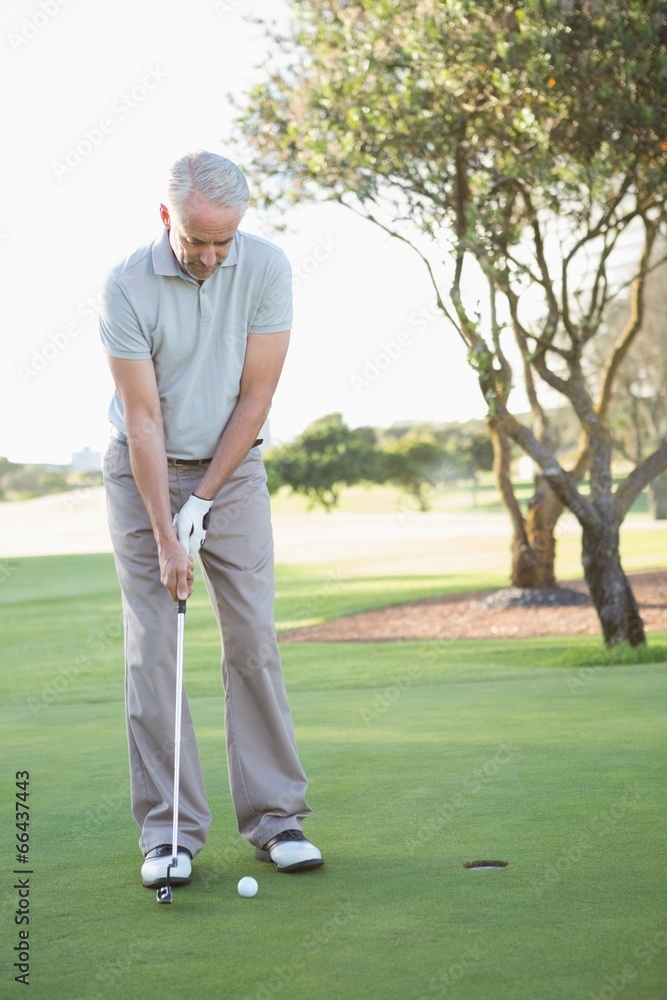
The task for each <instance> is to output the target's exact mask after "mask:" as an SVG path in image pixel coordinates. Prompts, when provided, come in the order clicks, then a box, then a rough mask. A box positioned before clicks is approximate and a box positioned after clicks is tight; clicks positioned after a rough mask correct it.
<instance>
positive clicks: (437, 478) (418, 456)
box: [381, 435, 450, 513]
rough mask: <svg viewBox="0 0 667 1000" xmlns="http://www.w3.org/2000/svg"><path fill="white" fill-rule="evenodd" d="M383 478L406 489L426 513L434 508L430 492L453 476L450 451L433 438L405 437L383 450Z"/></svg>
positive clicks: (418, 507)
mask: <svg viewBox="0 0 667 1000" xmlns="http://www.w3.org/2000/svg"><path fill="white" fill-rule="evenodd" d="M381 454H382V456H383V459H384V476H383V478H385V479H386V481H388V482H390V483H395V484H396V485H397V486H399V487H400V488H401V489H403V490H404V491H405V492H406V493H407V495H408V497H410V498H411V499H413V500H414V501H415V502H416V504H417V509H418V510H420V511H422V513H424V512H426V511H427V510H430V503H429V493H430V491H431V490H432V489H433V487H434V486H435V485H437V484H438V483H440V482H444V481H445V479H446V478H447V477H448V476H449V474H450V470H449V469H448V467H447V452H446V451H445V449H444V448H443V447H442V445H441V444H439V443H438V442H437V441H435V440H434V439H433V438H430V439H429V438H419V437H415V436H412V435H407V436H405V437H401V438H399V439H398V441H395V442H393V443H392V444H389V445H387V446H386V447H385V448H383V449H382V452H381Z"/></svg>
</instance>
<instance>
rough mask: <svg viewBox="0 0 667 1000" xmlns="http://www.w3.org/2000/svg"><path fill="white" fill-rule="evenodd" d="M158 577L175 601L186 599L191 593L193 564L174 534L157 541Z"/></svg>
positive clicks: (193, 575)
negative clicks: (167, 538) (163, 540)
mask: <svg viewBox="0 0 667 1000" xmlns="http://www.w3.org/2000/svg"><path fill="white" fill-rule="evenodd" d="M158 559H159V561H160V579H161V581H162V584H163V586H164V587H166V589H167V590H168V591H169V593H170V594H171V596H172V598H173V599H174V600H175V601H187V599H188V598H189V597H191V595H192V586H193V583H194V579H195V564H194V560H193V558H192V556H191V555H190V554H189V553H188V551H187V550H186V549H184V548H183V546H182V545H181V543H180V542H179V541H178V539H177V538H176V536H175V535H174V536H173V537H172V539H170V540H168V541H167V542H163V543H162V544H160V543H158Z"/></svg>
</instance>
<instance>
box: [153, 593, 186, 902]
mask: <svg viewBox="0 0 667 1000" xmlns="http://www.w3.org/2000/svg"><path fill="white" fill-rule="evenodd" d="M177 615H178V633H177V636H178V637H177V647H176V713H175V715H176V719H175V723H174V819H173V827H172V834H171V855H172V857H171V864H169V865H167V884H166V885H162V886H160V888H159V889H158V891H157V901H158V903H171V902H173V894H172V888H171V885H170V883H169V879H170V878H171V870H172V868H178V797H179V787H180V778H181V711H182V704H183V640H184V635H185V601H178V606H177Z"/></svg>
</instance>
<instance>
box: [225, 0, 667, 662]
mask: <svg viewBox="0 0 667 1000" xmlns="http://www.w3.org/2000/svg"><path fill="white" fill-rule="evenodd" d="M292 6H293V10H294V14H295V18H294V27H293V30H292V32H291V34H289V35H288V36H286V37H282V38H277V39H276V41H277V43H278V45H279V49H280V58H279V61H277V63H276V64H275V66H274V67H273V68H272V69H271V70H270V72H269V76H268V80H267V82H266V83H265V84H262V85H260V86H259V87H257V88H255V89H254V90H253V91H252V92H251V94H250V96H249V100H248V107H247V109H246V111H245V113H244V114H242V115H241V117H240V119H239V124H240V127H241V128H242V130H243V133H244V137H245V140H246V141H247V143H248V144H249V145H250V146H251V148H252V150H253V154H252V160H253V163H252V166H253V170H254V173H255V176H256V177H257V178H258V179H259V186H260V195H259V199H258V200H260V201H263V202H264V203H265V204H267V205H271V204H277V205H283V206H284V205H285V204H290V203H295V202H298V201H302V200H303V199H305V198H324V199H330V200H335V201H338V202H339V203H340V204H342V205H345V206H347V207H348V208H350V209H352V210H354V211H356V212H357V213H359V214H361V215H362V216H364V217H365V218H367V219H368V220H369V221H371V222H373V223H375V224H377V225H379V226H381V227H382V228H383V229H384V230H385V231H387V232H388V233H390V234H391V235H392V236H394V237H395V238H397V239H399V240H403V241H404V242H406V243H408V244H409V245H410V246H411V247H412V248H413V249H414V251H415V252H416V253H418V254H419V255H420V257H421V258H422V260H423V262H424V265H425V267H426V268H427V270H428V273H429V276H430V278H431V281H432V283H433V288H434V293H435V296H436V299H437V302H438V305H439V306H440V308H441V310H442V312H443V313H444V315H445V316H446V317H447V318H448V319H449V320H450V322H451V324H452V326H453V328H454V329H455V330H456V331H457V333H458V334H459V336H460V338H461V340H462V341H463V344H464V345H465V348H466V351H467V357H468V361H469V363H470V365H471V366H472V367H473V369H474V370H475V372H476V374H477V377H478V382H479V386H480V389H481V391H482V393H483V396H484V399H485V400H486V403H487V408H488V418H487V419H488V425H489V429H490V432H491V435H492V439H493V443H494V451H495V455H496V474H497V480H498V485H499V488H500V491H501V495H502V497H503V500H504V502H505V504H506V506H507V508H508V510H509V512H510V515H511V518H512V523H513V528H514V546H513V548H514V554H513V579H514V581H515V582H517V583H519V585H524V586H525V585H527V582H534V581H536V580H537V581H539V582H540V583H541V584H542V585H546V584H549V583H552V582H555V581H553V579H552V578H553V545H554V543H553V529H554V525H555V523H556V521H557V519H558V517H559V516H560V513H561V511H562V509H563V506H567V507H569V509H570V510H571V511H572V513H573V514H574V515H575V517H576V518H577V519H578V521H579V522H580V524H581V527H582V564H583V569H584V574H585V577H586V581H587V583H588V587H589V590H590V593H591V597H592V599H593V602H594V604H595V607H596V610H597V613H598V616H599V618H600V622H601V625H602V631H603V634H604V638H605V641H606V642H607V643H608V644H609V645H612V644H614V643H617V642H620V641H624V640H626V641H629V642H630V643H633V644H639V643H643V642H645V635H644V629H643V623H642V621H641V618H640V615H639V612H638V609H637V605H636V602H635V600H634V596H633V594H632V590H631V588H630V586H629V583H628V580H627V578H626V576H625V574H624V572H623V569H622V566H621V562H620V557H619V533H620V526H621V524H622V522H623V519H624V517H625V514H626V513H627V511H628V509H629V507H630V506H631V504H632V502H633V501H634V499H635V497H636V496H637V495H638V493H639V492H640V491H641V490H642V489H643V488H644V487H645V486H646V485H647V483H649V482H650V481H651V480H652V479H653V478H654V477H655V476H657V475H658V474H659V473H660V472H662V471H663V470H664V469H665V468H667V444H663V445H661V446H660V447H658V448H657V449H655V451H654V452H653V453H652V454H651V455H649V456H647V457H646V458H645V459H643V460H642V461H641V462H640V463H639V464H638V465H637V466H636V467H635V468H634V469H633V470H632V472H631V473H630V474H629V475H628V476H627V478H626V479H625V480H624V482H623V483H622V484H621V485H620V486H619V487H618V489H617V490H616V491H614V490H613V486H612V483H613V481H612V470H611V461H612V439H611V432H610V427H609V404H610V400H611V395H612V389H613V386H614V382H615V379H616V377H617V374H618V370H619V368H620V365H621V363H622V361H623V359H624V357H625V356H626V354H627V352H628V350H629V348H630V346H631V344H632V342H633V340H634V338H635V336H636V334H637V332H638V331H639V329H640V328H641V324H642V319H643V294H644V284H645V280H646V275H647V273H648V272H649V270H650V267H651V266H652V262H653V247H654V244H655V241H656V238H657V237H658V235H659V233H660V232H661V231H664V227H665V219H666V207H665V206H666V199H667V177H666V167H665V163H666V157H665V153H666V152H667V139H666V137H665V134H664V131H663V130H664V119H665V112H666V111H667V73H666V72H665V69H666V67H667V57H666V55H665V41H666V39H667V28H666V23H667V18H666V15H665V9H664V4H662V3H658V2H655V0H648V2H644V0H608V2H605V3H600V2H597V0H522V2H519V0H516V2H514V3H509V2H507V0H489V2H485V3H483V4H482V3H479V2H475V0H410V2H408V0H329V2H327V3H324V2H321V0H293V4H292ZM630 232H632V233H634V234H637V236H636V238H637V239H638V241H639V242H640V243H641V251H640V254H639V259H638V262H637V266H636V268H635V269H634V271H633V273H632V275H631V282H630V289H631V294H630V296H629V310H628V315H627V318H626V323H625V325H624V328H623V330H622V331H621V333H620V335H619V337H618V339H617V341H616V343H615V345H614V347H613V349H612V351H611V352H610V355H609V358H608V362H607V364H606V365H605V368H604V370H603V371H602V373H601V376H600V379H599V381H598V383H597V384H593V382H592V381H591V373H590V372H589V371H587V370H586V367H585V355H586V351H587V349H588V346H589V344H590V342H591V340H592V339H593V338H595V337H596V336H597V335H598V333H599V331H600V328H601V324H602V322H603V319H604V315H605V312H606V310H607V309H608V307H609V304H610V302H611V301H612V299H613V297H614V295H615V294H616V293H617V292H618V289H617V288H615V287H614V283H613V281H612V280H611V264H612V263H613V261H614V260H615V258H616V257H617V255H618V251H619V249H620V248H622V247H623V246H624V242H626V241H627V235H628V233H630ZM473 284H474V285H476V288H473V289H472V291H471V286H472V285H473ZM512 341H513V344H512ZM521 381H522V382H523V386H524V389H525V393H526V395H527V398H528V400H529V404H530V409H531V422H530V426H527V425H526V424H524V423H522V422H521V421H520V420H519V419H518V418H517V417H516V415H515V414H514V413H513V412H512V410H513V407H512V406H511V405H510V394H511V392H512V388H513V386H514V385H515V384H516V383H517V382H521ZM554 394H560V395H561V396H562V397H564V399H565V400H566V401H567V403H568V404H569V406H571V408H572V409H573V411H574V413H575V414H576V416H577V419H578V422H579V425H580V429H581V446H580V449H579V452H578V454H577V456H576V458H575V461H574V462H573V463H572V465H571V466H570V467H569V468H565V467H564V466H563V465H561V463H560V461H559V459H558V454H557V450H556V447H555V445H554V442H553V440H552V437H551V432H550V426H549V420H548V416H547V401H552V400H553V397H554ZM549 405H553V403H552V402H550V403H549ZM510 441H514V442H515V443H516V444H518V445H519V446H520V447H521V448H522V449H523V450H524V451H525V452H526V453H527V454H529V455H530V456H531V457H532V458H533V460H534V461H535V462H536V463H537V465H538V466H539V467H540V469H541V473H540V474H539V475H538V476H537V478H536V493H535V497H534V498H533V502H532V503H531V505H530V509H529V511H528V514H527V515H526V516H525V517H524V515H523V514H522V512H521V510H520V507H519V504H518V502H517V500H516V497H515V496H514V492H513V490H512V484H511V481H510V476H509V462H510ZM586 473H587V474H588V492H587V493H586V492H585V491H584V490H582V488H581V482H582V479H583V477H584V475H585V474H586Z"/></svg>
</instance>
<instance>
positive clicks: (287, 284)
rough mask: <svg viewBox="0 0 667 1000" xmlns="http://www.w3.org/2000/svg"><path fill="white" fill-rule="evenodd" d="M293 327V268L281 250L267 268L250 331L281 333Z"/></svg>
mask: <svg viewBox="0 0 667 1000" xmlns="http://www.w3.org/2000/svg"><path fill="white" fill-rule="evenodd" d="M291 329H292V268H291V267H290V264H289V261H288V260H287V257H286V256H285V254H284V253H283V252H282V251H279V252H278V253H277V254H276V255H275V257H274V259H273V260H272V262H271V266H270V268H268V269H267V277H266V283H265V286H264V290H263V293H262V298H261V301H260V303H259V306H258V307H257V312H256V313H255V315H254V317H253V320H252V323H251V324H250V329H249V331H248V332H249V333H280V332H281V331H283V330H291Z"/></svg>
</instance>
